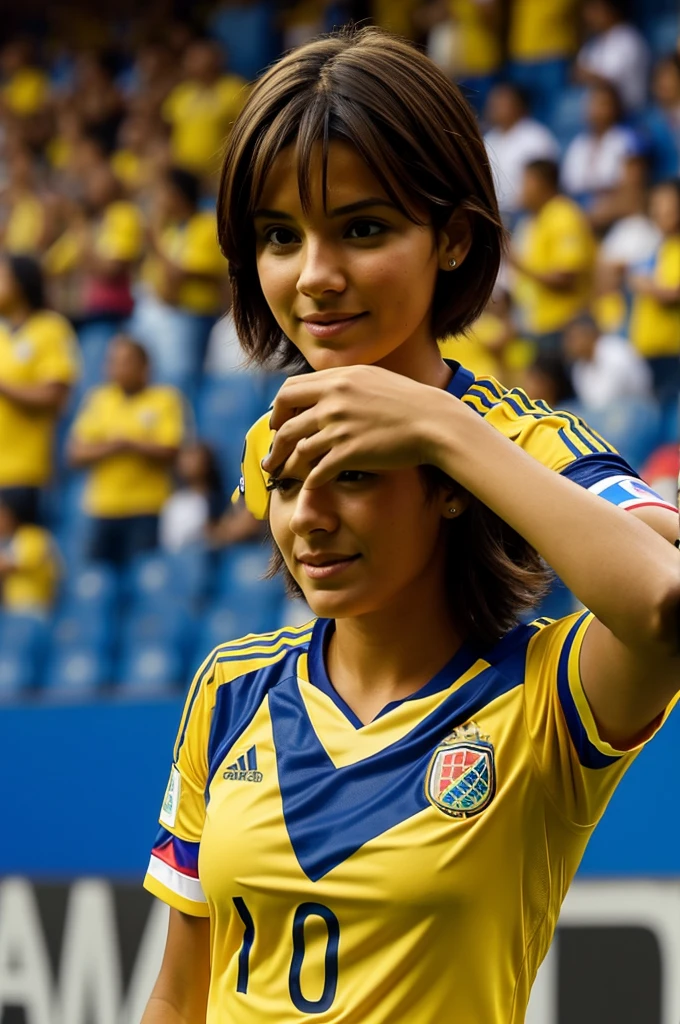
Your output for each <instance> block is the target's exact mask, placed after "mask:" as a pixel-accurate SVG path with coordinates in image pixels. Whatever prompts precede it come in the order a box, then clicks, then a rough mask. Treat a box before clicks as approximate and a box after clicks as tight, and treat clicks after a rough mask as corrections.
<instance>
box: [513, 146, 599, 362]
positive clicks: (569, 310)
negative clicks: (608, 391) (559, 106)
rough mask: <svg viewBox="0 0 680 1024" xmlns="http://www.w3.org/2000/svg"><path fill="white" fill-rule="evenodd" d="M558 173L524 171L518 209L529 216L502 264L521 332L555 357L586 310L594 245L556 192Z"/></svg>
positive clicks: (535, 167)
mask: <svg viewBox="0 0 680 1024" xmlns="http://www.w3.org/2000/svg"><path fill="white" fill-rule="evenodd" d="M558 176H559V168H558V166H557V164H556V163H554V162H553V161H552V160H534V161H532V162H531V163H529V164H528V165H527V166H526V168H525V170H524V176H523V182H522V196H521V206H522V208H523V209H524V210H526V211H527V212H528V214H529V216H528V218H527V219H526V220H524V221H521V222H520V223H519V224H518V226H517V228H516V229H515V232H514V234H513V241H512V247H511V249H510V252H509V254H508V262H509V263H510V265H511V266H512V267H513V268H514V270H515V282H514V287H513V298H514V300H515V303H516V307H517V310H518V312H519V313H520V318H521V321H522V322H521V324H520V326H521V328H522V330H523V332H524V333H525V334H527V335H528V336H530V337H531V338H532V339H533V340H534V341H535V342H536V343H537V345H538V348H539V350H540V351H542V352H548V353H550V354H555V355H556V354H558V353H559V351H560V348H561V341H562V330H563V329H564V327H566V325H567V324H568V323H569V322H570V321H571V320H572V319H573V318H574V317H575V316H576V314H577V313H578V312H579V311H580V310H582V309H584V308H585V307H586V306H587V305H588V300H589V297H590V293H591V290H592V284H593V281H592V279H593V273H594V266H595V256H596V242H595V237H594V235H593V233H592V230H591V227H590V225H589V223H588V220H587V218H586V216H585V214H584V213H583V211H582V210H581V209H580V207H579V206H577V204H576V203H575V202H574V201H573V200H572V199H569V198H567V196H564V195H561V194H560V192H559V189H558Z"/></svg>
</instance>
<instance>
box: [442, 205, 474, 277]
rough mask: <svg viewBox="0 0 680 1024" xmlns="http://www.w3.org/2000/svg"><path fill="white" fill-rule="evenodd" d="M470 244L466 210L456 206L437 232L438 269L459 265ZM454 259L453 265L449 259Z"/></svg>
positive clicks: (468, 218) (470, 225)
mask: <svg viewBox="0 0 680 1024" xmlns="http://www.w3.org/2000/svg"><path fill="white" fill-rule="evenodd" d="M471 245H472V223H471V220H470V214H469V213H468V211H467V210H464V209H463V208H462V207H460V206H457V207H456V209H455V210H454V211H453V213H452V214H451V216H450V217H449V219H448V220H447V222H446V224H445V225H444V226H443V227H442V228H440V229H439V231H438V233H437V259H438V262H439V269H440V270H447V271H450V270H455V269H456V267H459V266H460V265H461V263H462V262H463V260H464V259H465V257H466V256H467V254H468V253H469V251H470V246H471ZM452 260H453V261H455V262H454V263H453V266H452V265H451V261H452Z"/></svg>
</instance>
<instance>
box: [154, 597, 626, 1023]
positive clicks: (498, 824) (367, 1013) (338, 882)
mask: <svg viewBox="0 0 680 1024" xmlns="http://www.w3.org/2000/svg"><path fill="white" fill-rule="evenodd" d="M590 621H591V616H590V615H589V613H587V612H585V613H583V614H580V615H574V616H570V617H569V618H567V619H563V620H560V621H558V622H554V623H552V622H550V620H546V619H544V620H538V621H537V622H535V623H533V624H531V625H528V626H524V625H522V626H519V627H517V628H516V629H515V630H513V631H512V632H511V633H509V634H508V635H507V636H506V637H505V638H504V639H503V640H501V641H500V643H498V644H497V645H496V646H495V647H494V648H492V649H491V650H489V651H486V652H484V653H483V654H482V653H480V652H478V651H475V650H473V649H471V648H469V647H467V646H465V645H464V646H463V648H461V649H460V650H459V651H458V652H457V653H456V654H455V655H454V657H453V658H452V659H451V660H450V661H449V662H448V664H446V665H445V666H444V667H443V668H442V669H441V671H440V672H438V673H437V675H436V676H435V677H434V678H433V679H432V680H430V682H428V683H427V684H426V685H424V686H423V687H422V688H421V689H420V690H418V691H417V693H415V694H413V695H412V696H411V697H409V698H407V699H405V700H401V701H395V702H393V703H391V704H389V705H387V706H386V707H385V708H383V710H382V711H381V712H380V714H379V715H378V716H377V717H376V718H375V719H374V720H373V721H372V722H371V723H369V724H367V725H362V724H361V722H360V721H359V720H358V719H357V718H356V716H355V715H354V714H353V712H352V711H351V709H350V708H349V707H348V706H347V705H346V704H345V703H344V701H343V700H342V699H341V698H340V697H339V695H338V694H337V693H336V692H335V690H334V689H333V686H332V684H331V682H330V680H329V678H328V675H327V673H326V668H325V663H324V651H325V649H326V647H327V643H328V640H329V638H330V635H331V634H332V631H333V629H334V628H335V627H334V623H333V622H332V621H331V620H317V621H316V623H313V624H310V625H308V626H303V627H300V628H298V629H283V630H279V631H278V632H276V633H270V634H266V635H262V636H249V637H246V638H244V639H243V640H239V641H234V642H232V643H228V644H224V645H222V646H221V647H218V648H217V649H216V650H215V651H214V652H213V653H212V654H211V655H210V657H208V659H207V660H206V661H205V662H204V663H203V666H202V667H201V669H200V671H199V672H198V674H197V676H196V679H195V681H194V683H193V686H192V687H191V690H190V692H189V696H188V698H187V702H186V707H185V711H184V715H183V718H182V721H181V725H180V729H179V734H178V738H177V742H176V746H175V750H174V758H173V764H172V768H171V774H170V781H169V783H168V788H167V790H166V795H165V799H164V802H163V806H162V811H161V815H160V824H161V830H160V832H159V834H158V837H157V839H156V843H155V846H154V849H153V852H152V856H151V860H150V865H149V869H148V873H147V875H146V879H145V883H144V884H145V886H146V888H147V889H149V890H150V891H151V892H153V893H154V894H155V895H156V896H158V897H160V898H161V899H162V900H164V901H166V902H167V903H169V904H170V905H171V906H172V907H175V908H177V909H178V910H181V911H184V912H185V913H188V914H193V915H197V916H209V917H210V919H211V944H212V949H211V963H212V977H211V985H210V995H209V1004H208V1013H207V1018H206V1022H207V1024H224V1022H225V1021H226V1020H228V1021H229V1022H230V1024H264V1022H269V1021H276V1024H294V1022H298V1021H303V1020H307V1019H309V1017H310V1016H311V1015H314V1017H315V1019H318V1020H319V1021H323V1022H325V1024H341V1022H342V1024H358V1022H361V1024H413V1022H416V1021H417V1022H418V1024H441V1022H442V1021H449V1020H452V1019H454V1018H455V1020H458V1021H461V1022H464V1024H521V1022H523V1021H524V1016H525V1011H526V1005H527V1001H528V998H529V992H530V989H531V985H532V983H533V980H534V977H535V975H536V971H537V969H538V966H539V964H540V962H541V960H542V959H543V957H544V956H545V953H546V951H547V949H548V947H549V945H550V941H551V938H552V935H553V931H554V928H555V925H556V922H557V917H558V914H559V910H560V906H561V904H562V901H563V899H564V896H565V894H566V891H567V889H568V887H569V884H570V882H571V880H572V878H573V876H574V873H575V871H576V869H577V867H578V864H579V862H580V860H581V857H582V855H583V851H584V849H585V846H586V843H587V842H588V838H589V836H590V834H591V832H592V831H593V829H594V827H595V825H596V823H597V821H598V820H599V818H600V816H601V815H602V813H603V811H604V809H605V807H606V805H607V802H608V800H609V798H610V797H611V795H612V792H613V791H614V788H615V786H616V785H617V783H618V781H619V779H620V778H621V776H622V775H623V773H624V771H625V770H626V768H627V767H628V765H629V764H630V763H631V761H632V760H633V757H634V756H635V753H636V750H637V748H636V750H635V751H629V752H621V751H617V750H614V749H613V748H612V747H611V746H609V744H607V743H606V742H604V741H603V740H601V739H600V737H599V736H598V732H597V728H596V726H595V723H594V721H593V718H592V715H591V714H590V711H589V707H588V703H587V701H586V698H585V695H584V693H583V689H582V685H581V680H580V676H579V668H578V665H579V652H580V648H581V644H582V641H583V637H584V635H585V632H586V629H587V627H588V624H589V622H590ZM452 1008H455V1013H453V1011H452ZM452 1013H453V1017H452Z"/></svg>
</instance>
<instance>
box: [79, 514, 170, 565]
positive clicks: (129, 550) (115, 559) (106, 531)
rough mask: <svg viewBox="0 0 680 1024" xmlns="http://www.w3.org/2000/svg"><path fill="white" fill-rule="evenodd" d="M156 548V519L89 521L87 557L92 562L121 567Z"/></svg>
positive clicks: (148, 516)
mask: <svg viewBox="0 0 680 1024" xmlns="http://www.w3.org/2000/svg"><path fill="white" fill-rule="evenodd" d="M156 547H158V516H157V515H144V516H120V517H118V518H109V519H104V518H101V519H100V518H97V517H94V516H93V517H92V518H91V519H90V540H89V545H88V551H87V554H88V557H89V558H90V559H91V560H92V561H93V562H105V563H107V564H109V565H115V566H123V565H126V564H127V563H128V562H130V561H131V560H132V559H133V558H134V557H135V556H136V555H139V554H141V553H142V552H145V551H152V550H153V549H154V548H156Z"/></svg>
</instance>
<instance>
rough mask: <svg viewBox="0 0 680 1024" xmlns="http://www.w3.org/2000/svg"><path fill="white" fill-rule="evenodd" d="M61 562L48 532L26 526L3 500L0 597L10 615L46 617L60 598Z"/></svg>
mask: <svg viewBox="0 0 680 1024" xmlns="http://www.w3.org/2000/svg"><path fill="white" fill-rule="evenodd" d="M60 569H61V564H60V559H59V555H58V552H57V550H56V546H55V544H54V540H53V538H52V536H51V534H49V533H48V531H47V530H44V529H43V528H42V527H40V526H35V525H34V524H32V523H25V522H23V521H22V519H21V516H20V515H19V514H18V513H17V509H16V508H15V506H14V504H13V503H12V502H11V501H5V500H1V499H0V594H1V596H2V601H1V603H2V607H3V608H4V609H5V610H6V611H10V612H18V613H20V614H24V615H25V614H30V615H43V614H46V613H47V612H49V610H50V608H51V606H52V604H53V603H54V598H55V596H56V591H57V586H58V583H59V576H60Z"/></svg>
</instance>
